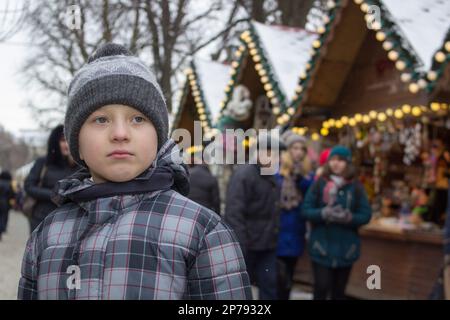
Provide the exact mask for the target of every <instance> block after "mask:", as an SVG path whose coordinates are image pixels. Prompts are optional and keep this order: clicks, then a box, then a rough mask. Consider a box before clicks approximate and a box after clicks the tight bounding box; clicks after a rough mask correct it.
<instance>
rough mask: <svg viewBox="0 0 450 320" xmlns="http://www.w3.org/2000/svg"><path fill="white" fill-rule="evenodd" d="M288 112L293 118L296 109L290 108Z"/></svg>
mask: <svg viewBox="0 0 450 320" xmlns="http://www.w3.org/2000/svg"><path fill="white" fill-rule="evenodd" d="M287 112H288V113H289V114H290V115H291V116H292V115H294V113H295V109H294V108H293V107H290V108H289V109H288V110H287Z"/></svg>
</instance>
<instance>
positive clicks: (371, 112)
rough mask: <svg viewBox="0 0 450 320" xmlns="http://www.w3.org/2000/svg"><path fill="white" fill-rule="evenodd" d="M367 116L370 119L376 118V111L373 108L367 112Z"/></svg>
mask: <svg viewBox="0 0 450 320" xmlns="http://www.w3.org/2000/svg"><path fill="white" fill-rule="evenodd" d="M369 117H370V118H371V119H376V118H377V112H376V111H374V110H372V111H370V112H369Z"/></svg>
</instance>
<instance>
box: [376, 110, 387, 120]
mask: <svg viewBox="0 0 450 320" xmlns="http://www.w3.org/2000/svg"><path fill="white" fill-rule="evenodd" d="M377 119H378V121H380V122H384V121H386V119H387V116H386V114H384V113H383V112H380V113H379V114H378V116H377Z"/></svg>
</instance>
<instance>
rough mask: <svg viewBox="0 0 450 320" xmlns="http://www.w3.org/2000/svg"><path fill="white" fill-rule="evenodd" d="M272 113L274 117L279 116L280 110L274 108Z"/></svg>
mask: <svg viewBox="0 0 450 320" xmlns="http://www.w3.org/2000/svg"><path fill="white" fill-rule="evenodd" d="M272 112H273V114H274V115H279V114H280V112H281V109H280V108H279V107H274V108H273V109H272Z"/></svg>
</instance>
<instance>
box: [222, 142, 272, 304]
mask: <svg viewBox="0 0 450 320" xmlns="http://www.w3.org/2000/svg"><path fill="white" fill-rule="evenodd" d="M258 145H261V144H260V143H259V141H258ZM266 146H267V149H264V148H262V147H258V156H257V161H255V162H256V164H244V165H239V166H237V168H236V169H235V171H234V172H233V174H232V176H231V177H230V181H229V184H228V187H227V196H226V205H225V221H226V222H227V223H228V225H230V226H231V228H232V229H233V230H234V231H235V233H236V235H237V237H238V239H239V242H240V243H241V247H242V249H243V251H244V256H245V262H246V265H247V270H248V272H249V275H250V280H251V281H252V283H253V284H255V285H256V286H257V287H258V288H259V299H261V300H276V299H277V267H276V265H277V261H276V255H277V252H276V249H277V240H278V228H279V219H280V216H279V212H280V208H279V201H280V188H279V186H278V184H277V181H276V179H275V176H274V175H273V174H272V175H264V174H262V171H263V170H262V169H263V168H264V167H267V166H276V165H275V164H274V163H275V162H278V152H279V151H278V150H271V149H270V148H271V146H270V145H269V144H266Z"/></svg>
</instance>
